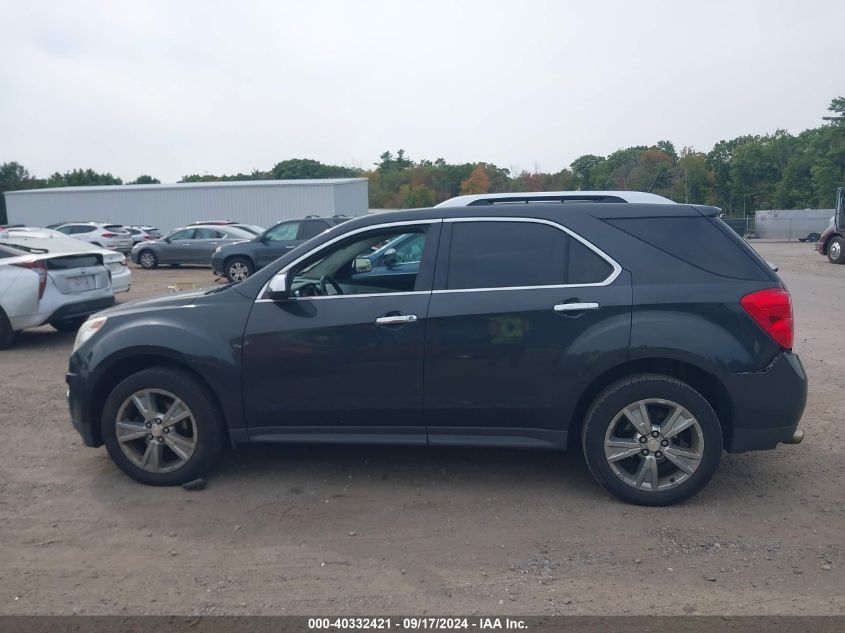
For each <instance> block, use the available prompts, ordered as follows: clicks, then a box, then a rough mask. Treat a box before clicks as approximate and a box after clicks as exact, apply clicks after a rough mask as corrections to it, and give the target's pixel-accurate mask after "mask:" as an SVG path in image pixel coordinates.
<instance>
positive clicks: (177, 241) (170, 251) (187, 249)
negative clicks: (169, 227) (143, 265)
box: [158, 229, 197, 264]
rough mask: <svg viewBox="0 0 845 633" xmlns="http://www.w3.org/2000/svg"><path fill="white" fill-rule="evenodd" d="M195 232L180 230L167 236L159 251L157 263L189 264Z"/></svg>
mask: <svg viewBox="0 0 845 633" xmlns="http://www.w3.org/2000/svg"><path fill="white" fill-rule="evenodd" d="M196 232H197V231H196V229H180V230H177V231H174V232H173V233H171V234H170V235H168V236H167V239H165V240H164V242H163V243H162V244H161V248H160V249H159V257H158V261H159V262H161V263H163V264H183V263H189V262H191V260H192V257H193V250H192V249H193V245H194V235H196Z"/></svg>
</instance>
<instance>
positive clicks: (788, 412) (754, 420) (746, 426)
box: [725, 352, 807, 453]
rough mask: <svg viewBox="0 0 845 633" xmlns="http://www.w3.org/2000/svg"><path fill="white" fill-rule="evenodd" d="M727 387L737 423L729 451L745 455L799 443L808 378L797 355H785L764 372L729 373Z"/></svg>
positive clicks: (729, 441)
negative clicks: (798, 431) (797, 433)
mask: <svg viewBox="0 0 845 633" xmlns="http://www.w3.org/2000/svg"><path fill="white" fill-rule="evenodd" d="M725 387H726V388H727V390H728V395H729V396H730V399H731V401H732V402H733V416H732V417H733V421H734V423H733V429H731V430H730V432H729V433H728V437H727V438H726V440H727V441H726V443H725V450H727V451H728V452H729V453H742V452H745V451H755V450H766V449H772V448H775V447H776V446H777V445H778V444H780V443H783V442H786V443H796V442H794V437H795V434H796V430H797V429H798V423H799V422H800V421H801V415H802V414H803V413H804V407H805V405H806V404H807V375H806V373H805V372H804V367H803V366H802V365H801V360H800V359H799V358H798V356H797V355H796V354H793V353H791V352H782V353H781V354H779V355H778V356H776V357H775V359H774V360H773V361H772V362H771V363H770V364H769V365H768V367H766V368H765V369H762V370H760V371H755V372H746V373H741V374H729V376H728V378H727V379H726V380H725Z"/></svg>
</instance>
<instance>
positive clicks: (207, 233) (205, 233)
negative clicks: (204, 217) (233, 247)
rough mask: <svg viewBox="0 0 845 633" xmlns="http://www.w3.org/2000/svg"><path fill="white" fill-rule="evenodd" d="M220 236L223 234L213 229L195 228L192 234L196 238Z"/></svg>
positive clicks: (213, 238)
mask: <svg viewBox="0 0 845 633" xmlns="http://www.w3.org/2000/svg"><path fill="white" fill-rule="evenodd" d="M221 237H223V234H222V233H221V232H220V231H215V230H214V229H197V232H196V233H195V234H194V239H197V240H219V239H220V238H221Z"/></svg>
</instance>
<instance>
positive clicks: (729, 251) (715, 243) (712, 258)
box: [607, 216, 770, 281]
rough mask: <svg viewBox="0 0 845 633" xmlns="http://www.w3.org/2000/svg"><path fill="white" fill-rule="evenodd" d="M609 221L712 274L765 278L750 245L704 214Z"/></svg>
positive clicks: (766, 276)
mask: <svg viewBox="0 0 845 633" xmlns="http://www.w3.org/2000/svg"><path fill="white" fill-rule="evenodd" d="M607 222H608V224H610V225H611V226H615V227H616V228H618V229H620V230H622V231H625V233H628V234H629V235H632V236H634V237H636V238H637V239H639V240H641V241H643V242H645V243H646V244H649V245H650V246H653V247H654V248H657V249H659V250H661V251H663V252H664V253H667V254H669V255H671V256H672V257H675V258H676V259H679V260H681V261H683V262H686V263H687V264H689V265H691V266H695V267H696V268H699V269H701V270H705V271H707V272H709V273H711V274H714V275H719V276H720V277H728V278H731V279H750V280H755V281H757V280H768V279H770V277H769V276H768V275H766V272H765V271H764V269H763V268H762V267H761V265H760V264H759V263H758V262H757V257H756V256H755V254H754V252H753V251H751V247H750V246H748V245H747V244H745V242H742V241H741V240H739V239H738V238H737V240H736V241H735V240H733V239H732V238H731V236H730V235H729V232H730V229H727V228H726V230H723V229H722V227H719V226H717V225H716V222H719V220H716V219H713V218H706V217H701V216H699V217H677V218H671V217H670V218H616V219H608V220H607Z"/></svg>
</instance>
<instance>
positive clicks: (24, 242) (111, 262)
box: [0, 226, 132, 294]
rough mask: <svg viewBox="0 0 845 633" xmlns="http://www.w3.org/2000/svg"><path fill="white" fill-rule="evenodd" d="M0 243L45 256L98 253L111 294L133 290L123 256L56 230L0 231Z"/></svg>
mask: <svg viewBox="0 0 845 633" xmlns="http://www.w3.org/2000/svg"><path fill="white" fill-rule="evenodd" d="M0 241H2V242H3V243H6V244H14V245H17V246H24V247H29V248H35V249H39V250H43V251H44V252H47V253H79V252H91V253H99V254H100V255H102V257H103V265H104V266H105V267H106V268H108V270H109V274H110V275H111V286H112V292H113V293H115V294H118V293H121V292H129V290H130V289H131V288H132V271H131V270H129V267H128V266H127V265H126V256H125V255H124V254H123V253H118V252H117V251H110V250H108V249H105V248H100V247H99V246H95V245H94V244H91V243H90V242H83V241H82V240H77V239H74V238H72V237H68V236H67V235H65V234H64V233H59V232H58V231H53V230H51V229H41V228H37V227H30V226H22V227H15V228H14V229H11V230H6V231H0Z"/></svg>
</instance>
